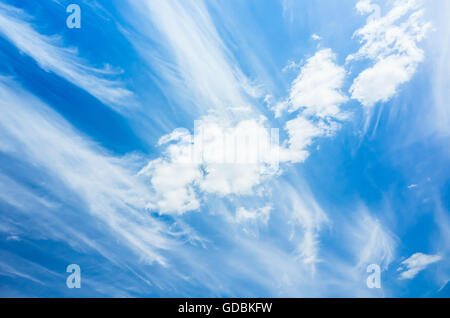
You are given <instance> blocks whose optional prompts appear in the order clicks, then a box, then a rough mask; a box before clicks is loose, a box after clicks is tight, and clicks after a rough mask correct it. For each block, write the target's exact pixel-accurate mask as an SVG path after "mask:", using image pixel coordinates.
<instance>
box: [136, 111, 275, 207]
mask: <svg viewBox="0 0 450 318" xmlns="http://www.w3.org/2000/svg"><path fill="white" fill-rule="evenodd" d="M264 120H265V119H264V118H260V119H259V120H256V119H247V120H242V121H239V122H238V123H236V124H235V125H234V126H228V122H227V121H224V120H222V119H220V118H218V117H216V116H205V117H203V118H202V119H201V120H198V121H196V125H195V129H194V130H195V134H194V135H191V134H190V133H189V131H187V130H185V129H176V130H174V131H173V132H172V133H170V134H168V135H165V136H163V137H161V139H160V141H159V145H161V146H165V148H164V150H165V151H164V155H163V157H162V158H157V159H155V160H152V161H150V162H149V163H148V165H147V166H146V167H145V168H144V169H142V170H141V172H140V174H141V175H146V176H148V177H150V182H151V184H152V186H153V189H154V191H155V192H156V193H157V196H158V198H159V199H158V201H157V202H156V204H154V205H150V206H149V207H150V208H155V209H157V210H158V211H159V212H160V213H183V212H186V211H192V210H196V209H198V208H199V203H200V202H199V198H198V195H197V194H196V191H197V190H198V191H202V192H204V193H215V194H218V195H220V196H225V195H230V194H235V195H250V194H253V191H254V188H255V187H256V186H258V185H259V184H261V183H262V182H263V181H264V180H265V179H266V178H268V177H270V176H273V175H274V174H276V172H277V168H278V160H279V158H278V153H279V147H278V143H277V142H278V140H277V138H278V134H277V131H275V132H273V131H272V132H271V133H269V130H268V129H266V128H265V127H264ZM198 191H197V192H198Z"/></svg>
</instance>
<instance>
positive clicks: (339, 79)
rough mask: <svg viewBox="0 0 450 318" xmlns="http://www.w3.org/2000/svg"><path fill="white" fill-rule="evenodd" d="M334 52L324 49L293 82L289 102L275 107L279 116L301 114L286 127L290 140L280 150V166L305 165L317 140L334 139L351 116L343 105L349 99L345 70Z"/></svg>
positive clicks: (305, 66) (311, 58)
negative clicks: (284, 113) (333, 136)
mask: <svg viewBox="0 0 450 318" xmlns="http://www.w3.org/2000/svg"><path fill="white" fill-rule="evenodd" d="M335 59H336V56H335V54H334V53H333V52H332V51H331V49H323V50H320V51H318V52H316V54H315V55H314V56H312V57H310V58H309V59H308V60H307V61H306V63H305V65H304V66H303V67H302V68H301V69H300V72H299V75H298V76H297V78H296V79H295V80H294V81H293V83H292V86H291V89H290V93H289V98H288V99H287V100H284V101H282V102H279V103H278V104H276V105H275V107H274V108H273V110H274V111H275V116H276V117H279V116H281V114H282V112H283V111H286V110H287V111H288V112H295V111H299V114H298V115H297V117H296V118H294V119H292V120H289V121H287V122H286V124H285V130H286V131H287V133H288V136H289V138H288V140H287V141H286V142H285V143H284V145H283V147H281V149H280V162H284V161H286V162H287V161H289V162H293V163H295V162H303V161H304V160H305V159H306V158H307V157H308V155H309V151H308V147H309V146H311V145H312V143H313V141H314V139H315V138H318V137H324V136H331V135H333V134H334V132H336V131H337V130H338V129H339V127H340V125H339V123H338V121H341V120H344V119H346V118H347V117H348V114H347V113H346V112H344V111H343V110H342V108H341V105H342V104H343V103H345V102H346V101H347V99H348V98H347V97H346V96H345V95H344V94H343V93H342V92H341V87H342V85H343V83H344V79H345V70H344V68H343V67H341V66H339V65H337V64H336V63H335Z"/></svg>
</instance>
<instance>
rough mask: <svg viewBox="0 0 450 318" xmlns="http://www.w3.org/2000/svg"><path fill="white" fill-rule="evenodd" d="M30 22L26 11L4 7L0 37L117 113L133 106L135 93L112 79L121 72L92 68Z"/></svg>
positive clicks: (53, 37) (55, 37) (56, 39)
mask: <svg viewBox="0 0 450 318" xmlns="http://www.w3.org/2000/svg"><path fill="white" fill-rule="evenodd" d="M27 20H29V18H28V16H27V15H26V14H25V13H24V12H23V11H22V10H19V9H16V8H14V7H11V6H8V5H5V4H0V34H1V35H3V36H4V37H6V38H7V39H8V40H9V41H10V42H11V43H13V44H14V45H15V46H16V47H17V48H18V49H19V50H20V51H21V52H22V53H24V54H26V55H28V56H30V57H31V58H33V59H34V60H35V61H36V62H37V63H38V64H39V66H40V67H41V68H43V69H44V70H45V71H50V72H54V73H56V74H58V75H59V76H61V77H63V78H65V79H66V80H68V81H69V82H71V83H72V84H74V85H77V86H79V87H81V88H82V89H84V90H86V91H87V92H89V93H90V94H92V95H93V96H95V97H96V98H98V99H99V100H100V101H102V102H103V103H105V104H107V105H108V106H111V107H114V108H115V109H116V110H119V111H120V110H121V108H123V107H124V106H130V103H131V99H130V98H131V97H132V93H131V92H130V91H129V90H128V89H127V88H125V87H124V84H123V83H121V82H120V81H117V80H114V79H111V78H114V77H116V76H117V75H118V74H119V72H117V71H114V70H111V69H110V67H108V68H103V69H99V68H94V67H92V66H90V65H88V64H87V63H86V61H84V60H83V59H81V58H80V57H79V56H78V54H77V50H76V49H73V48H66V47H63V46H62V43H61V40H60V38H59V37H58V36H47V35H43V34H40V33H39V32H37V31H36V30H35V29H34V28H33V27H32V25H31V24H30V23H28V22H26V21H27Z"/></svg>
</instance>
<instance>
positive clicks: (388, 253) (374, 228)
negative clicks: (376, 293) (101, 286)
mask: <svg viewBox="0 0 450 318" xmlns="http://www.w3.org/2000/svg"><path fill="white" fill-rule="evenodd" d="M354 217H355V218H356V221H355V222H354V223H352V224H350V225H348V226H349V228H348V229H347V231H346V232H348V233H349V234H350V236H349V242H348V243H347V244H348V246H350V249H353V251H354V254H355V256H356V258H357V268H359V269H363V270H364V271H365V269H366V266H367V265H369V264H377V265H379V266H380V267H381V268H382V269H384V270H386V269H387V268H388V267H389V264H391V263H392V261H393V260H394V257H395V250H396V245H397V244H396V238H395V236H394V234H392V233H391V232H390V231H389V229H388V228H387V227H386V226H385V225H383V224H382V222H381V221H380V220H379V219H377V218H375V217H374V216H372V215H371V214H370V213H369V211H368V210H367V209H366V208H365V207H362V208H360V209H359V210H358V211H357V213H356V214H355V216H354Z"/></svg>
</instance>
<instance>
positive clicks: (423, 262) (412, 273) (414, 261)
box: [397, 253, 442, 279]
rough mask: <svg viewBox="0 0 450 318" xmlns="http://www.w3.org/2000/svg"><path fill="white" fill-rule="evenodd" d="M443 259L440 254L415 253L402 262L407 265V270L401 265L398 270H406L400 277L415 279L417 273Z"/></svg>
mask: <svg viewBox="0 0 450 318" xmlns="http://www.w3.org/2000/svg"><path fill="white" fill-rule="evenodd" d="M441 259H442V256H440V255H427V254H423V253H415V254H413V255H411V256H410V257H409V258H407V259H405V260H404V261H403V262H402V265H403V266H406V270H404V268H403V267H399V268H398V269H397V270H398V271H401V270H404V271H403V272H402V273H401V274H400V279H413V278H414V277H416V275H417V274H418V273H419V272H420V271H423V270H424V269H425V268H426V267H427V266H428V265H430V264H432V263H436V262H438V261H440V260H441Z"/></svg>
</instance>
